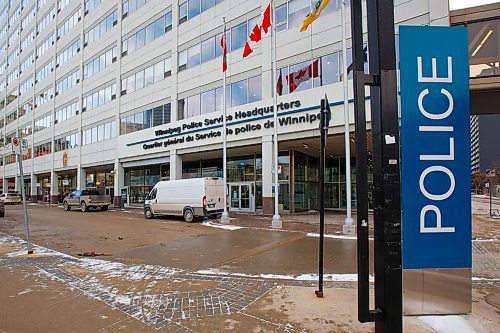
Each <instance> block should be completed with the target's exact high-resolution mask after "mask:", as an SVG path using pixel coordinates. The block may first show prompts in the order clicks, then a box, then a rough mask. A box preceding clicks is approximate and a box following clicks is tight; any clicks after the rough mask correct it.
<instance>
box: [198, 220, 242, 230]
mask: <svg viewBox="0 0 500 333" xmlns="http://www.w3.org/2000/svg"><path fill="white" fill-rule="evenodd" d="M201 225H204V226H205V227H212V228H219V229H225V230H238V229H243V228H244V227H240V226H237V225H226V224H217V223H212V222H202V223H201Z"/></svg>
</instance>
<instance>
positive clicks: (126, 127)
mask: <svg viewBox="0 0 500 333" xmlns="http://www.w3.org/2000/svg"><path fill="white" fill-rule="evenodd" d="M168 123H170V103H168V104H165V105H159V106H157V107H154V108H153V109H147V110H144V111H140V112H137V113H134V114H132V115H129V116H125V117H122V118H121V120H120V133H121V134H122V135H123V134H128V133H133V132H136V131H140V130H143V129H145V128H150V127H152V126H159V125H163V124H168Z"/></svg>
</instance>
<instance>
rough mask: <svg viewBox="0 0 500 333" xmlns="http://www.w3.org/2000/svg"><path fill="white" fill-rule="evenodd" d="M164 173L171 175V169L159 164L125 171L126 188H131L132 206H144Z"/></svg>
mask: <svg viewBox="0 0 500 333" xmlns="http://www.w3.org/2000/svg"><path fill="white" fill-rule="evenodd" d="M167 170H168V171H167ZM162 172H163V174H164V175H166V174H167V172H168V173H170V169H169V168H168V167H167V166H166V165H159V164H157V165H148V166H144V167H137V168H126V169H125V186H130V204H131V205H142V204H144V200H145V198H146V195H148V194H149V192H151V190H152V189H153V187H154V186H155V184H156V183H157V182H159V181H160V179H161V177H162ZM165 177H166V176H165Z"/></svg>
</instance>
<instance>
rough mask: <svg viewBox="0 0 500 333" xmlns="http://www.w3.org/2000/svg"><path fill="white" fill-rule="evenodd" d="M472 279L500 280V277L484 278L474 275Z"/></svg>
mask: <svg viewBox="0 0 500 333" xmlns="http://www.w3.org/2000/svg"><path fill="white" fill-rule="evenodd" d="M472 281H500V278H482V277H477V276H473V277H472Z"/></svg>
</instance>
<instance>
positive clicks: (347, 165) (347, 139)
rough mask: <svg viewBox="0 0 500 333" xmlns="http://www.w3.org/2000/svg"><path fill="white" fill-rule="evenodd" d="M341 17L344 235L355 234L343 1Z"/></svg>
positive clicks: (343, 3)
mask: <svg viewBox="0 0 500 333" xmlns="http://www.w3.org/2000/svg"><path fill="white" fill-rule="evenodd" d="M340 15H341V17H342V20H341V21H342V67H343V68H342V73H343V74H344V75H343V80H342V81H343V86H344V137H345V139H344V142H345V187H346V200H347V201H346V209H347V211H346V213H347V214H346V218H345V221H344V225H343V228H342V230H343V233H344V234H346V233H348V234H350V233H353V231H354V230H353V227H352V226H353V220H352V216H351V209H352V208H351V206H352V203H351V142H350V140H351V137H350V131H349V84H348V82H347V40H346V39H347V37H346V31H345V30H346V29H345V1H342V5H341V11H340Z"/></svg>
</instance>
